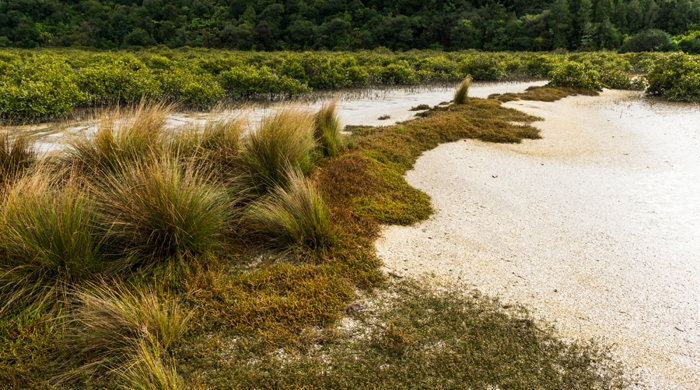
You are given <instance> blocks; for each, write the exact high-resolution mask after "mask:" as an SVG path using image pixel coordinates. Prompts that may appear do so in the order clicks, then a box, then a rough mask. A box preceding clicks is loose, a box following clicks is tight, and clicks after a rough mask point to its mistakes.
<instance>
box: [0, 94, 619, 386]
mask: <svg viewBox="0 0 700 390" xmlns="http://www.w3.org/2000/svg"><path fill="white" fill-rule="evenodd" d="M167 112H168V107H167V106H163V105H155V106H147V105H143V104H142V105H139V106H135V107H133V108H126V109H125V108H115V109H113V110H108V111H106V112H104V113H103V115H101V116H100V117H99V118H101V120H98V121H97V122H96V123H97V126H98V130H97V131H96V132H95V133H94V134H92V135H86V136H84V138H80V139H73V140H69V141H68V142H67V144H66V147H65V148H63V149H61V150H59V151H57V152H55V153H54V154H51V155H48V156H46V157H42V158H38V159H37V158H36V157H28V158H9V159H7V161H8V162H7V163H6V165H7V166H9V168H4V169H6V170H8V171H9V172H13V174H12V180H6V181H4V182H3V186H4V187H3V190H2V192H1V193H2V201H1V202H0V207H1V209H0V217H1V218H2V224H1V225H0V226H2V228H0V237H1V238H2V240H0V314H1V315H0V340H2V343H0V383H2V384H3V385H4V386H5V387H6V388H10V389H46V388H52V389H119V388H123V389H134V388H136V389H218V388H260V387H269V388H285V387H300V386H301V387H308V388H348V387H369V386H380V387H384V388H409V387H412V386H413V384H423V385H424V386H428V387H434V386H433V384H435V385H437V386H439V387H440V386H444V387H460V388H461V387H463V386H464V384H469V385H470V386H473V387H475V388H488V387H500V388H523V389H524V388H551V389H555V388H562V387H566V388H619V387H621V386H622V384H623V383H622V382H620V379H619V378H620V373H619V370H618V369H617V368H616V367H615V365H614V364H612V363H611V360H610V359H609V357H607V356H605V355H604V354H601V352H600V351H601V349H600V348H598V347H595V346H590V345H580V344H571V343H566V342H563V341H560V340H557V339H556V338H555V337H553V336H552V333H551V332H550V331H549V330H547V329H543V328H541V327H539V326H537V325H535V324H534V322H533V321H532V320H531V319H529V318H528V316H527V314H526V313H524V312H522V311H514V310H508V309H505V308H503V307H501V306H499V305H498V303H496V302H494V301H491V300H489V299H487V298H483V297H477V296H475V295H464V294H458V293H440V294H438V293H434V292H431V291H429V290H427V289H425V288H423V287H420V286H418V285H415V284H413V283H412V282H406V283H398V284H396V283H394V282H392V281H391V280H388V279H387V276H386V275H384V274H383V273H381V272H380V269H379V267H380V265H381V262H380V261H379V259H378V258H377V256H376V254H375V251H374V240H375V239H376V238H377V236H378V233H379V230H380V224H386V223H396V224H411V223H414V222H417V221H421V220H423V219H425V218H427V217H428V216H429V214H430V212H431V207H430V199H429V198H428V196H426V195H425V194H424V193H422V192H420V191H418V190H416V189H414V188H412V187H410V186H409V185H408V184H407V183H406V181H405V180H404V178H403V175H404V173H405V172H406V171H407V170H408V169H410V168H411V167H412V166H413V164H414V163H415V161H416V159H417V158H418V156H419V155H420V154H421V153H422V152H424V151H426V150H429V149H432V148H434V147H436V146H437V145H438V144H440V143H444V142H451V141H456V140H459V139H464V138H474V139H480V140H484V141H489V142H520V141H521V140H522V139H526V138H527V139H535V138H538V132H537V130H536V129H535V128H533V127H531V126H529V125H528V123H530V122H532V121H534V120H537V118H535V117H532V116H528V115H525V114H523V113H521V112H518V111H515V110H512V109H507V108H504V107H502V106H501V105H500V102H498V101H497V100H493V99H477V98H470V97H465V101H464V104H458V105H457V104H455V105H448V106H445V105H443V106H438V107H435V108H431V109H429V110H427V111H426V112H425V115H424V116H423V117H421V118H418V119H415V120H412V121H408V122H405V123H403V124H396V125H392V126H387V127H354V128H347V129H346V130H348V131H350V133H351V135H347V136H346V135H342V134H340V133H339V132H338V131H337V130H338V126H339V125H338V123H337V117H336V114H335V112H334V106H333V105H332V104H330V105H326V106H325V107H324V108H323V109H322V110H321V111H320V112H319V113H310V112H304V111H300V110H298V109H294V108H289V109H287V110H283V111H281V112H279V113H277V114H275V115H272V116H269V117H267V118H264V119H262V120H261V121H260V122H259V123H257V124H256V126H254V127H253V130H252V132H250V133H248V134H242V133H243V132H242V129H243V128H247V127H246V126H245V125H244V124H243V123H242V121H241V120H240V119H236V118H224V119H222V120H221V121H218V122H212V123H207V124H205V125H202V126H200V127H196V128H195V127H192V126H189V127H186V128H181V129H175V130H165V126H164V118H165V115H166V113H167ZM514 123H519V124H518V125H516V124H514ZM331 140H332V141H331ZM6 145H10V146H8V149H7V150H9V151H10V152H9V153H7V154H9V155H12V154H13V153H15V154H20V155H27V156H29V155H31V153H26V151H27V150H29V149H30V147H29V146H27V145H31V141H27V140H20V141H13V140H9V139H8V141H6ZM331 145H335V147H334V148H333V147H331ZM15 149H17V150H18V152H13V150H15ZM333 149H334V150H335V151H334V152H330V151H331V150H333ZM23 151H24V152H23ZM20 152H21V153H20ZM377 294H378V295H377ZM361 296H364V297H365V298H364V299H360V297H361ZM372 297H375V298H377V299H375V298H372ZM382 297H383V298H382ZM391 297H393V298H391ZM372 302H384V303H385V304H386V305H387V306H385V307H379V308H377V309H376V310H375V309H372V310H365V308H364V306H363V305H366V306H370V305H371V304H372ZM341 319H342V321H339V320H341ZM347 321H350V322H351V323H358V324H360V325H359V326H358V327H357V328H356V331H357V332H360V333H358V334H357V335H353V333H352V332H355V331H351V330H348V329H347V328H344V327H343V325H342V324H343V323H346V322H347Z"/></svg>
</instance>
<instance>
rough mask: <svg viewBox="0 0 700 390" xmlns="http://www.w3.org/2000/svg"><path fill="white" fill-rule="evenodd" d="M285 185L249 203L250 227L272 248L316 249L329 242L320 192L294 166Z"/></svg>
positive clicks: (327, 218) (326, 215) (326, 213)
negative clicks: (255, 201)
mask: <svg viewBox="0 0 700 390" xmlns="http://www.w3.org/2000/svg"><path fill="white" fill-rule="evenodd" d="M288 176H289V185H288V186H287V187H281V186H278V187H277V188H275V189H274V191H273V192H272V194H270V196H269V197H267V198H265V199H263V200H261V201H259V202H258V203H256V204H254V205H253V206H251V209H250V210H249V218H250V221H251V224H252V225H253V229H254V230H256V231H257V232H258V233H259V234H260V235H261V236H263V237H265V239H266V242H267V243H268V244H270V245H271V246H272V247H273V248H274V249H279V250H288V249H294V248H301V249H318V248H322V247H326V246H328V245H329V244H330V242H331V233H332V231H331V224H330V213H329V211H328V208H327V207H326V205H325V203H324V202H323V199H322V198H321V195H320V194H319V193H318V192H317V191H316V189H315V188H314V186H313V185H312V184H311V183H310V182H309V181H308V180H306V178H304V176H303V175H302V174H301V172H299V171H298V170H296V171H292V172H290V173H288Z"/></svg>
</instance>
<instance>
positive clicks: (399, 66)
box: [373, 61, 419, 85]
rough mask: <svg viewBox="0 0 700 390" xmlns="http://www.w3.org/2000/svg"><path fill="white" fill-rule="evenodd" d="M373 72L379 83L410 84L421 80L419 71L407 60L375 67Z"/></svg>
mask: <svg viewBox="0 0 700 390" xmlns="http://www.w3.org/2000/svg"><path fill="white" fill-rule="evenodd" d="M375 72H376V73H375ZM373 73H374V77H375V80H376V82H377V83H378V84H384V85H410V84H416V83H418V81H419V78H418V74H417V72H416V71H415V70H413V68H412V67H411V66H410V65H408V63H406V62H405V61H402V62H400V63H395V64H389V65H387V66H385V67H382V68H379V69H375V70H374V72H373Z"/></svg>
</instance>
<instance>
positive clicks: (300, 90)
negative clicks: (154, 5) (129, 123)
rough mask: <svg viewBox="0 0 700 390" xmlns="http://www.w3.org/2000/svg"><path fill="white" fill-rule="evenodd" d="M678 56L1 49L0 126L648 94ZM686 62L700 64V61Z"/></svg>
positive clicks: (686, 85)
mask: <svg viewBox="0 0 700 390" xmlns="http://www.w3.org/2000/svg"><path fill="white" fill-rule="evenodd" d="M676 55H677V54H668V53H627V54H617V53H612V52H591V53H520V52H501V53H488V52H477V51H462V52H436V51H427V50H426V51H409V52H404V53H401V52H397V53H392V52H389V51H386V50H378V51H359V52H303V53H299V52H261V53H256V52H242V51H241V52H238V51H224V50H206V49H189V48H181V49H175V50H170V49H166V48H153V49H149V50H141V51H116V52H110V51H104V52H100V51H82V50H75V49H36V50H19V49H3V50H0V120H2V121H3V122H6V123H24V122H36V121H45V120H51V119H57V118H66V117H70V116H71V114H72V113H73V112H74V110H75V109H94V108H100V107H105V106H112V105H115V104H122V105H124V104H137V103H139V102H140V101H141V100H142V99H146V100H149V101H155V102H161V103H177V104H179V105H180V106H181V107H183V108H186V109H210V108H212V107H213V106H216V105H218V104H225V103H227V102H231V101H236V100H242V99H266V100H269V99H274V100H279V99H287V98H295V97H300V96H304V95H305V94H308V93H309V92H311V91H327V90H337V89H341V88H350V87H371V86H400V85H419V84H431V83H432V84H435V83H443V84H444V83H457V82H459V81H462V80H463V79H464V78H465V77H467V76H470V77H471V78H472V79H473V80H475V81H503V80H522V79H543V78H549V79H551V80H552V83H553V85H557V86H562V85H564V86H572V87H577V88H594V89H600V88H602V87H604V86H605V87H609V88H618V89H644V88H645V87H646V84H645V81H644V79H642V78H640V79H638V80H637V81H635V80H633V79H631V78H630V75H631V74H640V73H647V72H652V73H653V72H654V69H657V73H658V72H663V71H665V70H667V68H668V67H669V66H671V65H673V64H672V62H669V61H667V60H664V61H661V60H663V59H666V58H675V57H674V56H676ZM687 58H688V61H691V62H693V61H694V62H697V57H693V56H687ZM657 63H658V64H660V65H658V66H657ZM674 69H676V70H677V71H678V72H680V73H679V75H678V77H685V74H686V72H685V71H684V69H687V67H685V68H684V67H676V68H674ZM691 73H692V72H691ZM692 74H694V73H692ZM692 74H691V76H692ZM692 77H694V76H692ZM692 77H691V79H692ZM691 81H692V80H691ZM572 84H573V85H572ZM680 90H681V91H696V90H697V86H696V85H695V84H693V83H692V82H691V83H688V82H686V83H684V84H683V86H682V87H681V88H680ZM656 91H657V90H656V89H652V90H650V92H651V93H657V92H656ZM676 94H677V93H676ZM661 96H662V97H666V96H668V97H671V95H670V94H666V95H665V94H661ZM688 96H691V97H692V96H695V95H694V94H693V93H688ZM688 99H690V100H692V99H695V98H688ZM688 99H686V100H688Z"/></svg>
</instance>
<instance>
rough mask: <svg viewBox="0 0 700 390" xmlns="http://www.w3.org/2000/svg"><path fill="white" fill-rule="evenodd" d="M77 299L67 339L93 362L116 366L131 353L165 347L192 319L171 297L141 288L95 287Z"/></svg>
mask: <svg viewBox="0 0 700 390" xmlns="http://www.w3.org/2000/svg"><path fill="white" fill-rule="evenodd" d="M76 297H77V302H78V304H77V307H76V309H75V310H74V311H73V313H72V315H71V318H72V321H71V325H72V329H74V331H73V332H72V333H71V334H70V336H69V337H68V338H67V340H66V341H67V342H68V345H69V346H70V347H72V349H73V350H75V351H77V352H79V353H81V354H84V355H87V356H91V357H92V358H93V359H95V360H94V364H93V365H101V366H106V367H119V366H121V365H122V364H124V363H125V362H127V361H129V360H130V359H133V358H134V357H136V358H137V359H138V358H140V357H146V358H148V357H149V356H145V354H151V355H152V354H153V353H155V354H159V353H160V352H159V351H162V350H168V349H170V348H171V347H173V346H174V345H175V344H176V343H177V342H179V341H180V340H181V338H182V336H183V335H184V333H185V331H186V330H187V325H188V321H189V319H190V317H191V312H188V311H187V310H185V309H183V308H182V307H181V306H180V305H179V304H178V303H177V302H175V301H174V300H167V299H162V298H159V297H158V295H157V294H156V293H154V292H153V291H150V290H144V289H140V288H134V287H132V288H126V287H119V286H116V287H112V288H110V287H108V286H106V285H99V286H97V285H96V286H92V288H91V289H90V290H83V291H80V292H78V293H76ZM143 348H147V349H143ZM151 357H152V356H151ZM156 357H157V356H156Z"/></svg>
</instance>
